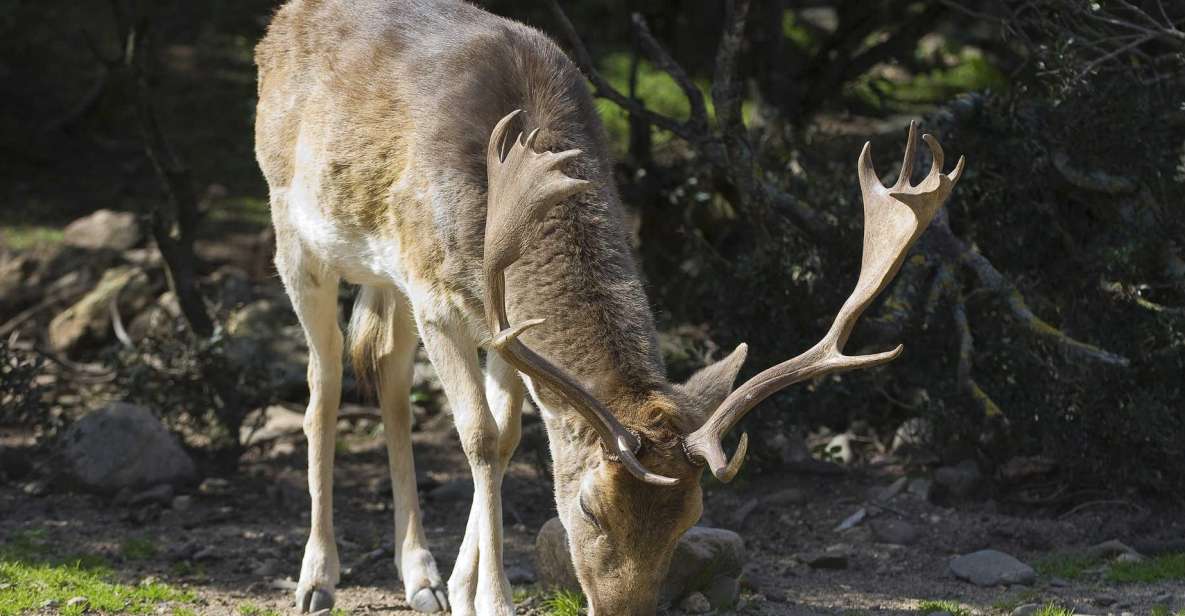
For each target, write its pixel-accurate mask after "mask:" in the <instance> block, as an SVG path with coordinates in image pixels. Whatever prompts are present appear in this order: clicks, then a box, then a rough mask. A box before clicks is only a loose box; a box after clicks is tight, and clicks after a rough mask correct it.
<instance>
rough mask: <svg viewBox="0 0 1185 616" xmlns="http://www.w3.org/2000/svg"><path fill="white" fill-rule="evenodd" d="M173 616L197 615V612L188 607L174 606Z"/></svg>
mask: <svg viewBox="0 0 1185 616" xmlns="http://www.w3.org/2000/svg"><path fill="white" fill-rule="evenodd" d="M173 616H197V612H195V611H193V610H191V609H189V608H187V607H175V608H173Z"/></svg>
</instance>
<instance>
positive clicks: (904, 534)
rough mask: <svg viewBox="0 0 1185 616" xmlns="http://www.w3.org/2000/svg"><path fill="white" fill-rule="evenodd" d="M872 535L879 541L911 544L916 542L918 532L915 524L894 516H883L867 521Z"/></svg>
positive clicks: (893, 543)
mask: <svg viewBox="0 0 1185 616" xmlns="http://www.w3.org/2000/svg"><path fill="white" fill-rule="evenodd" d="M869 527H870V528H872V536H873V537H875V538H876V540H877V541H878V542H879V543H889V544H892V545H913V544H914V543H917V540H918V537H919V536H920V533H919V531H918V529H917V527H916V526H914V525H913V524H910V523H909V522H906V521H905V520H898V519H895V518H883V519H879V520H873V521H872V522H870V523H869Z"/></svg>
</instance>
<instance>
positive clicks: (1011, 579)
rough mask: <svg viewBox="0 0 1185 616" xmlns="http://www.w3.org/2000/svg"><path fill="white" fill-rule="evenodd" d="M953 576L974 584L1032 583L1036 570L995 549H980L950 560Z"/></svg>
mask: <svg viewBox="0 0 1185 616" xmlns="http://www.w3.org/2000/svg"><path fill="white" fill-rule="evenodd" d="M950 571H951V573H953V574H954V575H955V577H957V578H959V579H963V580H967V581H969V582H971V583H972V584H975V585H976V586H1000V585H1008V584H1025V585H1029V584H1032V583H1033V582H1035V581H1036V580H1037V572H1036V571H1033V568H1032V567H1030V566H1028V565H1026V564H1024V563H1022V562H1020V561H1019V560H1017V559H1015V558H1013V557H1012V556H1009V555H1008V554H1005V553H1003V552H999V551H996V550H980V551H978V552H973V553H971V554H965V555H963V556H959V557H957V558H955V559H954V560H952V561H951V562H950Z"/></svg>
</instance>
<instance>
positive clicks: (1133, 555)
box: [1115, 552, 1148, 563]
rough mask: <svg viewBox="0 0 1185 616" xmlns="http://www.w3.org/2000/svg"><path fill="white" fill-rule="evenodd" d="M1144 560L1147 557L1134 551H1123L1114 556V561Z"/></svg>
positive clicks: (1130, 561)
mask: <svg viewBox="0 0 1185 616" xmlns="http://www.w3.org/2000/svg"><path fill="white" fill-rule="evenodd" d="M1145 560H1148V559H1147V558H1144V557H1143V556H1141V555H1139V554H1136V553H1135V552H1124V553H1123V554H1120V555H1119V556H1116V557H1115V562H1117V563H1139V562H1144V561H1145Z"/></svg>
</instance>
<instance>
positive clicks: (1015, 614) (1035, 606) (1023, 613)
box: [1011, 603, 1044, 616]
mask: <svg viewBox="0 0 1185 616" xmlns="http://www.w3.org/2000/svg"><path fill="white" fill-rule="evenodd" d="M1043 608H1044V606H1043V605H1041V604H1039V603H1026V604H1024V605H1021V606H1017V608H1016V609H1014V610H1012V614H1011V616H1034V615H1035V614H1038V613H1040V612H1041V610H1042V609H1043Z"/></svg>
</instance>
